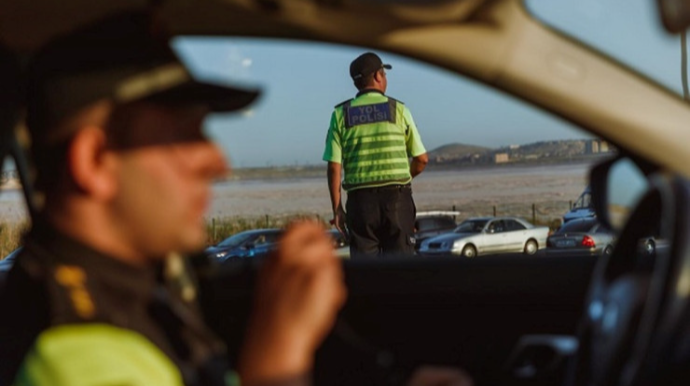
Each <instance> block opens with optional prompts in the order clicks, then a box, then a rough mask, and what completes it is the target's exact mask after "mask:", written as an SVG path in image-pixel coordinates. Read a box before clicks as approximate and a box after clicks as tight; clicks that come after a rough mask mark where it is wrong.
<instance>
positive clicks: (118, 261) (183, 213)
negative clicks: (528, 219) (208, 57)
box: [0, 14, 470, 386]
mask: <svg viewBox="0 0 690 386" xmlns="http://www.w3.org/2000/svg"><path fill="white" fill-rule="evenodd" d="M162 30H163V29H162V28H161V26H159V25H154V24H152V23H151V21H150V19H149V17H148V16H146V15H142V14H123V15H119V16H114V17H111V18H108V19H106V20H102V21H100V22H98V23H96V24H93V25H92V26H90V27H87V28H84V29H82V30H80V31H77V32H75V33H72V34H70V35H68V36H64V37H62V38H60V39H58V40H56V41H54V42H52V43H51V44H49V45H48V46H47V47H44V49H42V50H41V52H40V53H39V54H38V55H37V56H36V57H35V58H34V60H33V64H32V66H31V69H30V73H29V80H28V83H29V84H28V98H27V125H28V128H29V131H30V133H31V137H32V149H31V150H32V153H33V158H34V163H35V165H36V171H37V180H36V183H35V185H36V188H37V190H38V192H39V195H40V196H39V197H37V198H36V200H35V201H36V202H38V203H39V204H40V205H39V208H38V210H37V214H36V215H35V218H33V219H32V220H33V224H32V229H31V231H30V232H29V234H28V235H27V236H26V238H25V240H24V250H23V252H22V254H21V255H20V256H19V257H18V258H17V261H16V263H15V265H14V267H13V268H12V271H11V272H10V274H9V276H8V277H7V280H6V282H5V286H4V287H3V290H2V293H1V294H0V309H1V310H2V317H0V385H1V386H5V385H15V386H24V385H36V386H43V385H50V386H62V385H65V386H67V385H69V386H80V385H85V386H86V385H88V386H112V385H128V386H144V385H145V386H149V385H164V386H174V385H180V386H181V385H187V386H197V385H198V386H201V385H204V386H216V385H226V386H227V385H238V384H240V382H241V384H242V385H248V386H253V385H260V386H279V385H280V386H284V385H289V386H298V385H299V386H302V385H307V384H309V383H310V382H309V381H310V379H309V373H310V370H311V368H312V365H313V360H314V352H315V350H316V348H317V347H318V346H319V345H320V343H321V341H322V340H323V338H324V337H325V335H326V334H327V333H328V332H329V331H330V329H331V327H332V326H333V324H334V321H335V317H336V313H337V311H338V310H339V308H340V307H341V306H342V304H343V302H344V299H345V296H346V295H345V293H346V290H345V287H344V284H343V278H342V269H341V266H340V262H339V261H338V260H337V259H336V258H335V256H334V251H333V247H332V244H331V238H330V236H328V235H327V234H326V232H324V229H323V228H322V226H321V225H319V224H316V223H310V222H301V223H296V224H293V225H292V226H290V227H289V228H288V229H287V231H286V234H285V236H284V237H283V238H282V240H281V242H280V246H279V248H278V251H277V252H276V253H275V254H274V255H272V256H270V257H269V259H268V260H267V261H266V262H264V264H263V266H262V268H261V271H260V272H259V280H258V287H257V293H256V294H255V305H254V309H253V314H252V315H251V318H250V323H249V328H248V330H247V332H246V335H245V337H244V346H243V348H242V350H241V352H240V353H239V360H238V362H239V364H238V369H237V372H234V371H232V370H230V369H229V368H228V365H229V360H228V358H227V355H226V352H225V348H224V345H223V343H222V342H221V341H220V340H219V339H217V338H216V337H215V336H214V334H213V333H212V332H211V331H210V330H209V329H208V328H207V327H206V326H205V324H204V322H203V320H202V318H201V315H200V313H199V310H198V305H197V304H196V301H195V290H196V289H195V288H194V287H193V286H190V285H189V284H188V285H182V286H179V284H180V280H179V279H180V277H183V276H184V275H181V273H183V271H184V268H183V265H184V264H183V262H182V259H181V257H180V254H186V253H191V252H195V251H198V250H200V249H201V248H203V247H204V242H205V240H206V233H205V223H204V219H203V215H204V212H205V209H206V206H207V205H208V202H209V200H210V196H211V191H210V184H211V181H212V180H213V179H214V178H216V177H220V176H222V175H223V174H224V173H226V171H227V169H228V166H227V164H226V162H225V160H224V158H223V156H222V155H221V153H220V151H219V149H218V148H217V147H216V146H215V145H214V144H213V143H211V142H209V141H208V140H207V139H206V138H205V136H204V135H203V133H202V122H203V120H204V117H205V116H206V115H207V114H208V113H211V112H228V111H233V110H237V109H240V108H242V107H244V106H246V105H248V104H249V103H251V102H252V101H253V100H254V99H255V98H256V96H257V93H256V92H255V91H252V90H241V89H236V88H231V87H226V86H218V85H213V84H208V83H201V82H197V81H195V80H194V79H193V78H191V77H190V75H189V73H188V72H187V70H186V69H185V68H184V66H183V65H182V64H181V63H180V62H179V61H178V59H177V58H176V57H175V55H174V54H173V53H172V51H171V50H170V49H169V47H168V45H167V39H166V38H165V36H157V35H156V31H159V32H160V31H162ZM469 384H470V381H469V379H468V378H467V377H466V375H464V374H463V373H462V372H461V371H459V370H456V369H447V368H433V367H427V368H422V369H420V370H418V371H416V372H415V373H414V374H413V376H412V377H411V379H410V385H411V386H433V385H458V386H466V385H469Z"/></svg>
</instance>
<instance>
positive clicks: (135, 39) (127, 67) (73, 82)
mask: <svg viewBox="0 0 690 386" xmlns="http://www.w3.org/2000/svg"><path fill="white" fill-rule="evenodd" d="M168 38H169V36H167V35H166V34H165V32H164V31H163V28H162V27H161V26H160V25H156V23H153V22H152V18H151V17H150V15H148V14H145V13H140V12H136V13H135V12H127V13H122V14H118V15H115V16H110V17H108V18H106V19H103V20H100V21H98V22H96V23H93V24H91V25H89V26H87V27H85V28H81V29H79V30H78V31H75V32H73V33H70V34H69V35H65V36H62V37H60V38H58V39H56V40H53V41H52V42H51V43H49V44H48V45H47V46H45V47H44V48H43V49H41V50H40V51H39V53H38V54H37V55H36V56H35V57H34V59H33V61H32V63H31V65H30V68H29V74H28V84H27V86H28V89H27V126H28V127H29V130H30V131H31V133H32V137H33V140H34V142H36V141H38V142H43V143H50V142H55V141H59V140H61V139H66V138H68V137H69V135H70V134H72V133H59V132H56V130H55V128H56V126H57V125H58V124H59V123H60V122H61V121H62V120H63V119H65V118H67V117H69V116H71V115H72V114H75V113H77V112H78V111H79V110H80V109H83V108H85V107H87V106H89V105H91V104H93V103H94V102H97V101H99V100H103V99H108V100H111V101H112V102H114V103H115V104H125V103H130V102H135V101H140V100H150V101H154V102H160V103H171V104H187V103H194V104H205V105H207V106H208V107H209V109H210V110H211V111H216V112H224V111H232V110H237V109H240V108H243V107H245V106H247V105H248V104H250V103H251V102H252V101H253V100H254V99H256V97H257V96H258V91H257V90H248V89H239V88H234V87H228V86H221V85H215V84H210V83H204V82H199V81H196V80H195V79H194V78H192V76H191V75H190V73H189V71H188V70H187V69H186V68H185V67H184V65H183V64H182V63H181V62H180V60H179V59H178V58H177V57H176V55H175V54H174V53H173V51H172V49H171V48H170V47H169V45H168Z"/></svg>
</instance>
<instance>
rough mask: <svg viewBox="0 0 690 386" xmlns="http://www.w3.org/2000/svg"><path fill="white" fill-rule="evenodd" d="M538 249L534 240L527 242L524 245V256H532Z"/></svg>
mask: <svg viewBox="0 0 690 386" xmlns="http://www.w3.org/2000/svg"><path fill="white" fill-rule="evenodd" d="M538 249H539V246H538V245H537V242H536V241H534V240H527V243H525V249H524V252H525V255H534V254H535V253H537V250H538Z"/></svg>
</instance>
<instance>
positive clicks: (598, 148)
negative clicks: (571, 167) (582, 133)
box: [585, 139, 611, 154]
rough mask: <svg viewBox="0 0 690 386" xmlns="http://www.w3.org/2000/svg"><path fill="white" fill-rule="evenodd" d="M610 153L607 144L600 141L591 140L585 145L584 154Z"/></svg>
mask: <svg viewBox="0 0 690 386" xmlns="http://www.w3.org/2000/svg"><path fill="white" fill-rule="evenodd" d="M610 151H611V148H610V147H609V143H608V142H606V141H602V140H600V139H592V140H590V141H587V142H586V143H585V154H599V153H608V152H610Z"/></svg>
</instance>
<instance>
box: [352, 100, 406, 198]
mask: <svg viewBox="0 0 690 386" xmlns="http://www.w3.org/2000/svg"><path fill="white" fill-rule="evenodd" d="M342 112H343V121H344V124H345V130H343V132H342V147H343V167H344V169H345V180H344V181H343V188H345V189H346V190H354V189H357V188H363V187H374V186H384V185H389V184H406V183H408V182H410V181H411V179H412V177H411V176H410V166H409V161H408V155H407V146H406V142H405V134H406V128H404V127H402V125H400V124H398V122H397V101H396V100H395V99H392V98H388V101H387V102H383V103H377V104H370V105H362V106H351V101H348V102H346V103H344V104H343V105H342Z"/></svg>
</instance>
